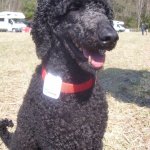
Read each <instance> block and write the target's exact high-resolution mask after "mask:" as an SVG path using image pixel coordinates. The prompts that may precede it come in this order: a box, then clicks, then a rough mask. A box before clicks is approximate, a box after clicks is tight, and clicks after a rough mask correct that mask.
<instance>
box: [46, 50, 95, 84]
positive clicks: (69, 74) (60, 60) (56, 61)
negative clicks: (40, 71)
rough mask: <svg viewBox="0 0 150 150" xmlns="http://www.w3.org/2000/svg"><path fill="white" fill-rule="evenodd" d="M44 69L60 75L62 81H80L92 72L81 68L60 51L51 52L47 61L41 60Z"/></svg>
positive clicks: (85, 79)
mask: <svg viewBox="0 0 150 150" xmlns="http://www.w3.org/2000/svg"><path fill="white" fill-rule="evenodd" d="M43 66H44V67H45V69H46V71H47V72H49V73H52V74H53V75H56V76H60V77H61V78H62V80H63V82H69V83H75V84H78V83H82V82H85V81H87V80H89V79H90V78H91V77H93V76H95V75H94V74H91V73H89V72H88V71H85V70H83V69H82V68H81V67H80V66H79V65H78V64H77V63H76V62H75V60H73V59H72V58H70V57H68V56H66V55H65V54H64V53H63V52H62V51H59V52H57V53H53V54H51V56H50V57H49V58H48V60H47V61H45V62H43Z"/></svg>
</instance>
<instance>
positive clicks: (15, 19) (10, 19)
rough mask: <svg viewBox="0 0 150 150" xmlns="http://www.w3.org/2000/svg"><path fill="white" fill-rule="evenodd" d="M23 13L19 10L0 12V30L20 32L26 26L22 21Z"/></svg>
mask: <svg viewBox="0 0 150 150" xmlns="http://www.w3.org/2000/svg"><path fill="white" fill-rule="evenodd" d="M24 19H25V15H24V14H23V13H21V12H8V11H4V12H0V30H1V31H10V32H22V29H23V28H25V27H26V24H24V23H23V20H24Z"/></svg>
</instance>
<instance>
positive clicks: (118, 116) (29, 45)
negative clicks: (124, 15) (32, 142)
mask: <svg viewBox="0 0 150 150" xmlns="http://www.w3.org/2000/svg"><path fill="white" fill-rule="evenodd" d="M119 37H120V40H119V42H118V44H117V47H116V48H115V49H114V50H113V51H111V52H107V57H106V63H105V68H104V70H101V71H100V72H99V80H100V81H101V84H102V86H103V88H104V89H105V90H106V94H107V100H108V104H109V119H108V126H107V130H106V133H105V137H104V150H150V61H149V60H150V45H149V43H150V35H148V36H142V35H141V33H119ZM39 62H40V61H39V60H38V59H37V57H36V55H35V47H34V44H33V42H32V40H31V37H30V35H29V34H25V33H0V68H1V69H0V85H1V86H0V118H6V117H7V118H10V119H12V120H13V121H14V122H15V124H16V117H17V112H18V109H19V107H20V105H21V103H22V99H23V96H24V94H25V92H26V90H27V87H28V85H29V83H30V79H31V76H32V73H33V72H34V69H35V66H36V65H37V64H38V63H39ZM13 130H14V129H13ZM0 150H6V147H5V146H4V145H3V143H2V142H1V141H0Z"/></svg>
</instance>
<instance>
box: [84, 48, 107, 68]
mask: <svg viewBox="0 0 150 150" xmlns="http://www.w3.org/2000/svg"><path fill="white" fill-rule="evenodd" d="M83 54H84V56H85V57H86V58H88V59H89V63H90V64H91V65H92V66H93V67H94V68H96V69H99V68H101V67H103V65H104V62H105V55H103V56H102V55H100V54H99V53H91V52H89V51H87V50H83Z"/></svg>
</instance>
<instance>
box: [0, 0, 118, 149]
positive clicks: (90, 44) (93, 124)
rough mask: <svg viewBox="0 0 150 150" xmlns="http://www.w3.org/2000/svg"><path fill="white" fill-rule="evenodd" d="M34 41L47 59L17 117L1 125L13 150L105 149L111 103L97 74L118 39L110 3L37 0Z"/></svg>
mask: <svg viewBox="0 0 150 150" xmlns="http://www.w3.org/2000/svg"><path fill="white" fill-rule="evenodd" d="M37 3H38V4H37V10H36V13H35V17H34V21H33V26H32V37H33V40H34V42H35V45H36V53H37V56H38V57H39V58H40V59H41V60H42V63H41V65H39V66H38V67H37V69H36V71H35V73H34V75H33V77H32V80H31V83H30V86H29V88H28V91H27V93H26V95H25V97H24V101H23V104H22V106H21V108H20V110H19V113H18V119H17V127H16V131H15V132H14V133H10V132H9V131H8V130H7V127H12V126H13V123H12V121H11V120H8V119H4V120H1V121H0V136H1V138H2V140H3V142H4V143H5V144H6V145H7V147H8V148H9V149H10V150H100V149H102V147H103V146H102V138H103V135H104V132H105V128H106V125H107V113H108V111H107V108H108V106H107V102H106V99H105V94H104V92H103V91H102V89H101V87H100V84H99V81H98V80H99V79H97V77H96V71H97V70H98V69H100V68H102V67H103V64H104V61H105V52H106V51H109V50H112V49H113V48H114V47H115V45H116V43H117V40H118V35H117V33H116V31H115V30H114V29H113V27H112V19H113V12H112V8H111V4H110V1H109V0H38V2H37Z"/></svg>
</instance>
